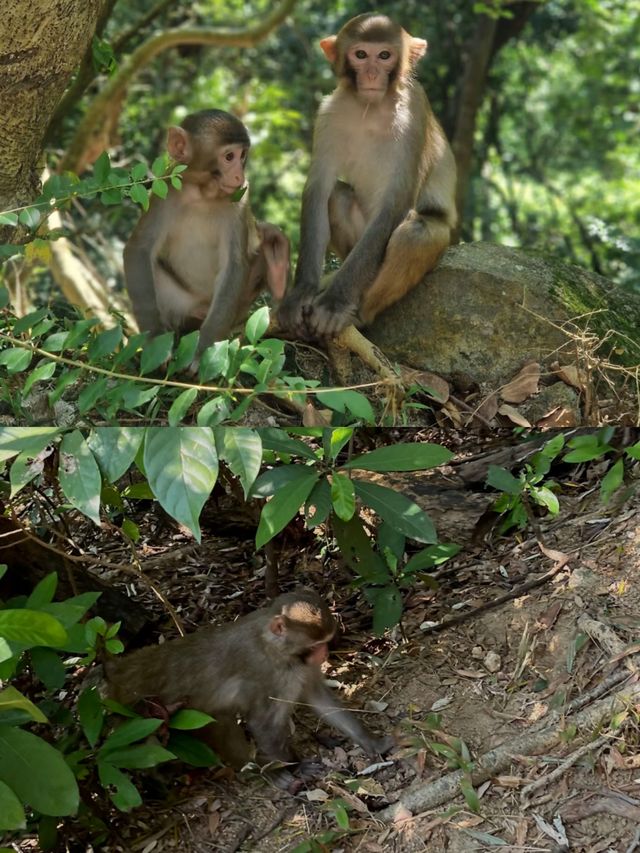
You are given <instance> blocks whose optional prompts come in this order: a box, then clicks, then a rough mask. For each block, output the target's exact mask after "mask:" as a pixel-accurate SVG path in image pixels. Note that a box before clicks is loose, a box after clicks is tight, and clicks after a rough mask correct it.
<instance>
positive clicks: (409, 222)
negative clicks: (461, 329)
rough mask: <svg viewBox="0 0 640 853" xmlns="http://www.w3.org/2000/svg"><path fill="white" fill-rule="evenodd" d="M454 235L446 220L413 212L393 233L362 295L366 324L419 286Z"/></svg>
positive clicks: (363, 314) (361, 308) (361, 317)
mask: <svg viewBox="0 0 640 853" xmlns="http://www.w3.org/2000/svg"><path fill="white" fill-rule="evenodd" d="M450 238H451V231H450V229H449V226H448V225H447V224H446V223H445V222H443V221H442V220H440V219H438V218H436V217H435V216H422V215H421V214H419V213H417V212H416V211H415V210H412V211H410V212H409V214H408V215H407V217H406V218H405V220H404V221H403V222H402V223H401V224H400V225H399V226H398V227H397V228H396V230H395V231H394V232H393V234H392V235H391V239H390V240H389V243H388V245H387V251H386V254H385V257H384V261H383V263H382V266H381V267H380V272H379V273H378V275H377V276H376V279H375V281H374V282H373V283H372V285H371V286H370V287H369V288H368V289H367V291H366V292H365V294H364V296H363V298H362V303H361V304H360V312H359V313H360V319H361V322H362V325H364V326H366V325H367V324H369V323H371V321H372V320H373V319H374V317H376V316H377V315H378V314H379V313H380V312H381V311H384V309H385V308H388V307H389V305H393V303H394V302H397V301H398V299H401V298H402V297H403V296H404V295H405V293H408V292H409V291H410V290H411V289H412V288H413V287H415V286H416V284H418V282H419V281H421V279H422V278H423V276H424V275H425V274H426V273H428V272H429V270H431V269H433V267H434V266H435V265H436V263H437V261H438V259H439V258H440V255H441V254H442V253H443V252H444V250H445V249H446V248H447V246H448V245H449V241H450Z"/></svg>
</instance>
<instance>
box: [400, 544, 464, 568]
mask: <svg viewBox="0 0 640 853" xmlns="http://www.w3.org/2000/svg"><path fill="white" fill-rule="evenodd" d="M461 549H462V546H461V545H455V544H453V543H438V544H437V545H428V546H427V547H426V548H423V549H422V551H418V553H417V554H414V555H413V557H411V558H410V559H409V560H408V561H407V564H406V565H405V567H404V574H405V575H406V574H410V573H411V572H419V571H421V570H422V569H431V568H433V567H434V566H439V565H440V564H441V563H444V562H446V561H447V560H449V559H450V558H451V557H455V555H456V554H457V553H458V552H459V551H460V550H461Z"/></svg>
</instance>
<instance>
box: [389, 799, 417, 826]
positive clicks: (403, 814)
mask: <svg viewBox="0 0 640 853" xmlns="http://www.w3.org/2000/svg"><path fill="white" fill-rule="evenodd" d="M412 817H413V812H410V811H409V809H408V808H406V807H405V806H403V805H402V803H400V804H399V805H397V806H396V808H395V812H394V814H393V822H394V823H403V822H404V821H405V820H409V819H410V818H412Z"/></svg>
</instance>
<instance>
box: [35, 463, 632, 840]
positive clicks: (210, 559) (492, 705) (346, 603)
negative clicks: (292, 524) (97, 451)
mask: <svg viewBox="0 0 640 853" xmlns="http://www.w3.org/2000/svg"><path fill="white" fill-rule="evenodd" d="M403 476H408V477H411V478H414V475H403ZM572 476H573V479H568V478H567V479H565V480H564V481H562V490H561V494H560V506H561V512H560V515H559V516H558V517H555V518H551V517H546V518H541V519H540V520H539V522H538V529H537V530H535V531H532V530H529V531H525V532H524V533H522V534H511V535H509V536H507V537H499V536H497V534H496V532H495V529H493V528H492V527H491V525H490V524H489V525H487V523H486V522H487V518H486V517H487V513H486V510H487V508H488V505H489V503H490V496H489V495H488V494H487V493H486V492H485V491H484V490H483V489H481V488H470V487H469V486H468V482H467V484H466V485H465V482H464V478H462V479H460V477H459V475H458V473H456V471H455V470H454V469H452V470H450V471H445V472H444V474H443V473H442V472H439V473H437V474H436V473H433V475H431V474H427V475H426V477H425V479H424V480H423V481H422V483H421V484H420V483H418V484H416V482H415V478H414V482H413V486H414V488H413V491H414V494H413V496H414V498H415V499H416V500H419V497H418V496H419V495H420V494H422V496H423V498H424V501H423V505H427V506H428V505H429V501H432V502H433V504H434V506H436V505H437V506H439V507H440V508H441V509H442V507H443V506H445V507H448V509H449V511H441V512H440V513H437V512H435V511H434V513H433V518H434V521H435V523H436V526H437V529H438V534H439V537H440V540H441V541H456V542H461V543H462V544H463V546H464V547H463V550H462V551H461V552H460V554H459V555H458V556H457V557H456V558H454V560H452V561H450V562H449V563H447V564H445V566H444V567H442V568H441V569H440V571H439V572H438V573H437V577H438V582H439V588H438V589H431V588H430V586H428V585H426V584H425V585H424V586H420V585H418V586H417V587H416V588H415V590H414V591H413V592H412V594H411V596H410V597H409V599H408V600H407V602H406V611H405V616H404V619H403V623H402V626H401V628H397V629H396V630H394V631H392V632H391V634H390V636H386V637H384V638H375V637H373V635H372V632H371V628H370V624H371V623H370V613H369V611H368V609H367V606H366V604H364V603H363V600H362V598H361V596H360V595H359V594H358V593H357V592H355V591H354V590H353V589H352V588H351V587H350V586H349V580H350V575H349V573H348V570H347V569H346V568H345V567H344V565H343V564H342V563H341V561H340V557H339V554H330V555H329V556H327V554H326V553H321V552H320V548H319V545H317V546H316V548H315V549H314V548H313V542H314V540H313V539H312V538H311V537H310V536H309V538H307V539H304V534H301V536H302V537H303V538H302V539H301V540H296V539H295V537H294V538H292V539H289V540H285V542H284V545H283V547H282V552H281V554H280V560H279V562H280V575H281V579H282V587H283V588H284V589H288V588H290V587H292V586H295V585H296V584H299V583H304V584H306V585H309V586H313V587H314V588H316V589H318V590H319V591H320V592H321V593H322V594H323V595H325V596H326V597H327V599H328V600H329V601H330V602H331V603H332V605H333V607H334V610H335V612H336V614H337V615H339V617H340V620H341V623H342V629H343V631H342V634H341V636H340V638H339V640H338V641H337V643H336V646H335V648H334V649H333V650H332V655H331V661H330V665H329V667H328V669H327V677H328V678H329V679H330V680H331V683H332V685H333V686H334V687H335V689H336V690H337V692H338V694H339V695H340V696H341V697H342V699H343V701H344V702H345V703H346V704H348V705H349V706H350V707H351V708H352V709H355V710H357V711H359V712H362V713H364V714H366V719H367V724H368V725H370V727H371V728H372V729H374V730H376V731H378V732H380V733H390V732H392V733H394V735H395V736H396V739H397V748H396V749H395V750H394V751H393V752H392V753H391V754H390V755H389V756H387V757H386V758H385V760H382V761H378V762H377V763H376V764H374V765H372V764H371V760H370V759H368V758H367V757H366V756H365V755H364V753H363V752H362V751H361V750H360V749H359V748H357V747H352V746H350V745H349V744H348V743H345V741H344V740H343V739H341V738H338V737H333V736H332V735H331V733H330V732H329V730H328V729H327V728H325V727H324V726H323V727H321V728H320V729H319V728H318V726H317V725H316V723H315V721H314V720H313V719H312V718H311V717H307V716H305V715H304V714H302V715H300V716H299V717H298V716H296V730H295V733H294V740H295V742H296V745H297V747H298V748H299V750H300V751H301V752H303V753H304V752H305V751H307V752H309V753H311V754H319V755H320V756H321V758H322V761H323V763H324V764H325V766H326V768H327V773H326V775H325V776H324V777H323V778H322V779H321V780H320V781H318V782H316V783H313V784H312V785H311V786H310V788H308V789H303V790H302V791H301V792H300V793H299V794H298V795H297V796H295V797H294V796H291V795H290V794H288V793H285V792H282V791H280V790H278V789H276V788H274V787H273V786H271V785H270V784H269V783H268V782H266V781H265V780H264V779H262V778H261V777H260V776H259V774H257V773H255V772H254V773H251V772H246V773H245V774H244V775H242V776H234V775H233V774H232V773H230V772H229V771H227V770H217V771H215V770H209V771H206V772H205V771H198V772H186V771H185V770H184V768H183V769H182V770H181V769H179V768H176V769H171V767H170V766H169V765H165V766H164V767H163V768H162V775H163V777H164V778H163V782H164V783H165V784H166V786H167V788H166V789H165V790H164V791H163V793H162V795H161V796H159V797H158V795H157V794H156V795H155V797H156V798H155V799H154V794H153V792H152V791H151V792H150V793H148V794H147V795H146V797H145V806H144V807H143V808H141V809H138V810H136V811H135V812H133V813H132V814H131V815H128V816H125V815H119V814H114V815H112V816H111V820H112V822H111V826H112V828H113V837H112V839H111V840H110V841H109V843H106V844H105V845H104V846H101V847H100V848H97V849H101V850H104V851H107V853H116V851H122V853H151V851H155V853H161V852H162V851H174V850H175V851H181V852H183V853H207V852H208V851H223V853H235V851H249V850H255V851H260V853H276V851H293V850H296V849H297V848H298V847H299V849H300V851H305V850H330V851H360V852H361V853H376V852H377V851H384V853H392V851H406V852H407V853H412V851H422V850H425V851H430V853H439V851H448V853H468V851H480V850H492V849H494V848H499V849H501V850H505V851H532V852H533V851H549V852H550V851H564V850H567V851H572V853H583V851H584V853H600V851H603V853H604V851H606V852H607V853H613V851H615V853H632V851H634V850H636V849H638V850H640V750H639V749H638V744H639V743H640V729H639V718H638V707H639V704H640V700H639V693H638V685H637V672H638V664H639V663H640V654H635V652H640V645H636V647H635V648H634V647H633V645H632V644H634V643H637V642H638V627H639V625H640V513H639V509H640V494H637V493H636V494H633V493H632V494H630V495H626V498H627V499H626V500H621V499H620V498H618V499H617V500H616V501H615V503H612V504H611V505H607V506H603V505H602V504H601V503H600V502H599V499H598V488H597V482H596V481H595V480H592V479H590V478H591V477H592V476H593V475H592V474H591V473H589V472H588V470H587V468H586V467H585V469H584V472H583V476H576V474H575V470H574V471H573V473H572ZM438 477H441V478H442V477H444V479H441V480H439V481H438V479H437V478H438ZM434 478H435V479H434ZM434 484H435V485H434ZM443 484H444V485H443ZM441 486H442V488H444V487H445V486H446V487H447V489H448V492H447V494H448V495H449V498H448V500H444V499H443V497H442V491H441V490H440V487H441ZM224 503H225V502H224V501H222V503H220V502H218V503H217V505H215V506H214V505H213V504H215V501H212V502H211V504H210V505H208V506H207V508H206V510H205V514H204V517H203V519H202V526H203V543H202V545H199V546H195V545H193V544H191V542H190V541H189V540H188V539H187V538H186V537H185V536H184V535H183V533H182V532H181V531H179V530H176V529H175V528H172V529H170V530H168V531H167V529H166V528H165V529H164V530H162V531H159V532H157V533H156V534H154V535H149V538H148V541H147V543H146V545H144V547H143V555H144V556H145V557H147V558H153V557H155V558H157V563H156V564H155V567H154V569H153V579H154V582H155V583H156V584H157V585H158V586H159V588H160V589H161V590H162V591H163V593H164V594H165V595H166V596H167V597H168V598H169V599H170V601H171V602H172V603H173V605H174V606H175V607H176V608H177V610H178V613H179V614H180V617H181V618H182V620H183V621H184V623H185V626H186V628H187V629H191V628H192V627H195V626H196V625H199V624H200V625H201V624H205V623H208V622H221V621H226V620H229V619H233V618H235V617H236V616H237V615H240V614H242V613H245V612H248V611H249V610H251V609H253V607H256V606H260V605H261V604H262V603H263V602H264V587H263V576H264V559H263V557H262V555H261V554H256V552H255V549H254V546H253V541H252V536H253V532H254V531H253V528H252V523H251V522H250V520H249V521H247V519H246V518H242V517H232V516H231V515H230V511H229V508H228V507H227V506H225V505H224ZM142 529H143V530H145V529H147V530H148V529H150V527H145V526H144V525H143V527H142ZM160 543H161V544H160ZM539 543H541V544H542V549H544V551H543V550H542V549H541V547H540V544H539ZM320 544H322V543H320ZM310 546H311V547H310ZM116 547H117V546H116V545H115V544H114V545H113V548H114V551H113V553H112V554H111V555H110V558H111V559H114V560H116V559H118V558H119V555H118V554H117V553H116V551H115V548H116ZM536 579H537V580H539V581H540V583H539V585H538V586H533V585H532V584H531V582H532V581H534V580H536ZM527 584H528V585H529V586H530V587H531V588H529V589H526V588H525V589H524V590H523V589H521V587H522V586H523V585H527ZM136 592H137V593H139V594H142V595H143V596H145V600H148V604H149V608H150V611H155V612H157V613H162V608H161V607H160V606H159V604H158V602H157V600H156V599H155V598H154V597H153V596H152V595H151V594H150V593H149V592H148V591H146V592H145V591H144V590H143V589H142V588H141V587H139V586H137V585H136ZM500 597H504V598H505V599H506V600H504V601H503V602H502V603H499V602H498V600H499V599H500ZM495 604H497V606H492V605H495ZM452 618H457V619H460V620H461V621H460V622H459V624H454V625H452V626H450V627H448V628H445V629H442V626H441V625H440V624H439V623H440V620H443V619H444V620H449V619H452ZM589 620H590V621H589ZM164 624H165V625H166V626H167V630H166V634H167V636H169V635H171V633H172V632H171V628H170V627H169V622H168V620H166V621H165V622H164ZM616 641H617V643H618V645H616ZM612 644H613V645H612ZM620 650H622V652H623V653H621V654H617V652H619V651H620ZM616 658H617V659H616ZM616 680H617V683H616ZM603 684H604V685H605V686H606V685H609V690H607V691H605V690H604V689H603V688H602V685H603ZM634 690H635V696H633V697H632V698H629V699H628V701H627V700H625V696H631V694H632V692H633V691H634ZM614 694H618V695H622V698H621V699H619V701H618V702H617V704H615V705H614V704H613V700H612V699H611V697H612V696H613V695H614ZM580 697H586V699H584V698H583V703H582V705H580ZM603 697H609V698H608V699H607V700H606V705H605V707H604V710H603V709H602V703H603V701H604V699H603ZM434 715H439V716H437V717H436V716H434ZM500 745H502V746H503V747H504V749H503V753H504V754H503V757H502V760H501V761H499V762H498V763H497V764H495V765H492V766H491V767H490V769H489V771H488V772H487V773H485V774H484V777H486V778H484V779H483V780H482V781H479V780H478V778H477V777H473V782H474V787H473V789H472V791H471V792H470V793H469V792H468V793H467V795H466V798H465V796H464V795H463V792H462V787H461V785H460V782H459V781H456V780H455V779H454V781H453V783H452V786H451V788H450V791H449V794H447V793H446V792H445V793H442V786H443V785H444V784H446V782H447V777H448V776H449V774H452V773H455V772H456V771H457V770H458V768H459V767H460V766H461V765H463V766H464V767H466V768H467V769H469V766H470V765H471V764H473V763H475V766H476V771H477V765H478V762H479V760H480V758H481V757H482V756H483V755H485V754H486V753H487V752H489V751H490V750H494V749H495V748H496V747H499V746H500ZM471 772H472V773H473V772H474V768H473V767H471ZM429 785H431V786H432V787H431V788H430V789H429V790H428V792H426V793H425V797H427V798H429V797H430V798H431V799H425V800H424V801H423V802H426V805H423V806H419V807H417V808H414V809H411V810H407V809H406V808H400V809H397V810H396V812H395V815H394V814H391V813H390V810H389V808H388V807H389V806H390V805H391V804H394V803H397V801H399V800H400V799H401V798H402V797H403V796H404V795H405V792H406V791H407V790H408V789H411V790H415V788H416V786H422V787H426V786H429ZM433 786H436V787H435V789H434V788H433ZM474 790H475V796H474V794H473V791H474ZM338 799H340V800H342V802H343V803H344V804H346V808H347V811H348V825H347V823H346V820H347V819H345V818H344V814H343V813H342V812H339V813H338V815H336V809H335V803H336V800H338ZM430 803H434V804H431V805H430ZM412 812H413V813H412ZM339 818H341V823H340V824H339V822H338V819H339ZM324 833H329V835H324V836H323V834H324ZM314 839H315V843H316V845H317V846H315V847H314V846H313V842H314ZM21 849H22V850H25V851H26V850H33V849H36V848H34V847H33V846H29V845H28V844H25V845H23V847H22V848H21ZM69 849H70V850H72V851H77V850H80V849H83V850H84V849H93V848H85V847H84V846H83V847H79V846H76V845H75V844H74V842H73V840H72V839H69Z"/></svg>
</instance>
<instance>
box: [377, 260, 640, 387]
mask: <svg viewBox="0 0 640 853" xmlns="http://www.w3.org/2000/svg"><path fill="white" fill-rule="evenodd" d="M585 331H586V332H587V333H588V336H589V340H588V341H586V340H585V339H584V338H583V339H582V340H579V338H581V337H582V336H583V333H584V332H585ZM366 335H367V337H368V338H370V340H371V341H373V343H375V344H376V345H377V346H378V347H380V349H381V350H382V351H383V352H384V353H386V355H387V356H388V357H389V358H390V359H391V360H392V361H397V362H401V363H403V364H407V365H409V366H410V367H415V368H416V369H419V370H430V371H433V372H435V373H439V374H441V375H444V376H450V375H453V374H456V373H462V374H465V375H467V376H470V377H472V378H473V379H474V380H475V381H477V382H480V383H482V384H485V383H488V384H489V385H491V386H498V385H500V384H501V383H503V382H506V381H508V380H509V379H510V378H511V377H512V376H513V375H514V374H515V373H516V372H517V371H518V370H519V369H520V368H521V367H522V365H523V363H524V362H526V361H529V360H535V361H539V362H540V363H541V364H542V365H548V364H550V363H551V362H554V361H560V362H561V363H562V364H568V363H577V362H578V361H579V360H580V353H583V354H584V352H585V351H586V350H587V349H590V350H593V348H594V347H596V346H597V353H598V355H600V356H601V357H606V358H613V359H615V360H618V361H619V362H622V363H626V364H627V365H632V364H638V363H640V296H637V295H635V294H632V293H630V292H628V291H626V290H624V289H623V288H621V287H620V286H619V285H616V284H614V283H612V282H610V281H608V280H607V279H605V278H603V277H602V276H599V275H596V274H595V273H592V272H589V271H588V270H585V269H582V268H581V267H576V266H569V265H566V264H562V263H560V262H559V261H557V260H555V259H549V258H546V257H544V258H543V257H540V256H539V255H534V254H531V253H529V252H526V251H523V250H521V249H513V248H509V247H507V246H498V245H495V244H492V243H463V244H460V245H458V246H453V247H452V248H450V249H448V250H447V252H445V254H444V256H443V257H442V260H441V261H440V263H439V264H438V266H437V268H436V269H435V270H433V272H431V273H430V274H429V275H427V276H426V277H425V279H424V281H422V282H421V283H420V284H419V285H418V286H417V287H416V288H415V289H414V290H413V291H411V293H409V294H407V296H406V297H405V298H404V299H402V300H400V302H398V303H396V305H394V306H392V307H391V308H389V309H388V310H387V311H385V312H384V314H383V315H382V316H381V317H379V318H378V319H377V320H376V321H375V322H374V323H373V324H372V325H371V326H370V327H369V328H368V329H367V330H366ZM598 342H600V344H599V346H598Z"/></svg>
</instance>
